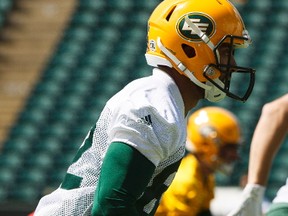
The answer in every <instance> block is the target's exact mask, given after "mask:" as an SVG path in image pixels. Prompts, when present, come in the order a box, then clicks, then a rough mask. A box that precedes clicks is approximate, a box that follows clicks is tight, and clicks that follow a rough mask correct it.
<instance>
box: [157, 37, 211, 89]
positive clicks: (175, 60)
mask: <svg viewBox="0 0 288 216" xmlns="http://www.w3.org/2000/svg"><path fill="white" fill-rule="evenodd" d="M157 45H158V47H159V48H160V50H161V51H162V52H163V53H164V54H165V55H166V56H168V57H169V59H171V61H172V62H173V63H174V64H175V65H177V67H178V69H179V70H181V71H182V72H183V73H184V74H185V75H186V76H187V77H188V78H189V79H190V80H191V81H192V82H194V83H195V84H196V85H198V86H199V87H201V88H203V89H205V90H210V89H212V87H211V86H209V85H206V84H204V83H202V82H200V81H199V80H198V79H196V77H195V76H194V75H193V73H192V72H191V71H190V70H188V68H187V67H186V66H185V65H184V64H183V63H182V62H181V61H179V59H178V58H177V57H176V56H175V55H173V54H172V52H170V51H169V50H168V49H167V48H166V47H165V46H164V45H163V44H162V42H161V39H160V37H158V38H157Z"/></svg>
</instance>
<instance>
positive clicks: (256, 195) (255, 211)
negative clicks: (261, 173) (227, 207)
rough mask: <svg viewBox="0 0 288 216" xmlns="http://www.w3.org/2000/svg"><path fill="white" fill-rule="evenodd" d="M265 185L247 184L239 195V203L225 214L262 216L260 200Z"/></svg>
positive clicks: (229, 215) (231, 215) (232, 215)
mask: <svg viewBox="0 0 288 216" xmlns="http://www.w3.org/2000/svg"><path fill="white" fill-rule="evenodd" d="M264 192H265V187H263V186H261V185H257V184H247V185H246V187H245V188H244V190H243V192H242V196H241V200H240V203H239V204H238V206H237V207H236V208H235V209H233V210H232V211H231V212H230V213H229V214H228V215H227V216H252V215H253V216H262V215H263V214H262V200H263V196H264Z"/></svg>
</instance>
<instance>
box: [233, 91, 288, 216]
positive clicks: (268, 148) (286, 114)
mask: <svg viewBox="0 0 288 216" xmlns="http://www.w3.org/2000/svg"><path fill="white" fill-rule="evenodd" d="M287 122H288V94H286V95H284V96H282V97H280V98H278V99H276V100H274V101H272V102H270V103H267V104H266V105H264V107H263V109H262V113H261V116H260V119H259V121H258V124H257V126H256V129H255V131H254V135H253V138H252V142H251V148H250V158H249V160H250V161H249V170H248V184H247V186H246V187H245V189H244V191H243V195H242V200H241V201H240V204H239V206H238V207H237V208H236V209H234V210H233V211H232V212H230V214H229V216H238V215H242V216H250V215H254V216H258V215H262V212H261V202H262V198H263V195H264V190H265V186H266V184H267V179H268V176H269V173H270V169H271V164H272V162H273V159H274V157H275V154H276V153H277V151H278V149H279V147H280V145H281V143H282V142H283V139H284V138H285V136H286V134H287V130H288V127H287V125H288V123H287Z"/></svg>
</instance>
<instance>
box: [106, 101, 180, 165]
mask: <svg viewBox="0 0 288 216" xmlns="http://www.w3.org/2000/svg"><path fill="white" fill-rule="evenodd" d="M119 107H120V108H119V109H118V110H117V112H116V113H114V119H113V123H112V124H111V125H112V128H111V131H110V133H109V136H110V137H109V139H108V140H110V142H123V143H126V144H128V145H130V146H132V147H133V148H135V149H137V150H138V151H139V152H140V153H141V154H143V155H144V156H145V157H146V158H148V160H150V161H151V162H152V163H153V164H154V165H156V166H157V164H158V163H159V162H160V161H161V160H163V159H164V158H167V157H168V156H169V155H171V154H172V153H173V152H175V151H177V149H178V148H179V146H177V144H179V143H181V141H180V136H179V134H183V131H184V130H182V131H181V129H182V128H179V127H177V124H175V122H173V121H171V122H169V121H168V120H167V119H166V118H165V116H162V115H160V114H159V113H158V111H157V110H156V109H154V108H153V107H150V106H146V105H144V106H136V105H134V104H132V103H126V104H123V105H122V106H119ZM182 139H183V137H182ZM181 144H182V143H181Z"/></svg>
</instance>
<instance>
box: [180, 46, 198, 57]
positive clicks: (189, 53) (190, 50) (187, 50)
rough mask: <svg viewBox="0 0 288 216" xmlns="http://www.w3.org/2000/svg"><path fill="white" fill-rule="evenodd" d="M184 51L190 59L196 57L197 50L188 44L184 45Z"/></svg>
mask: <svg viewBox="0 0 288 216" xmlns="http://www.w3.org/2000/svg"><path fill="white" fill-rule="evenodd" d="M182 49H183V51H184V53H185V54H186V56H187V57H188V58H193V57H195V56H196V52H195V49H194V48H193V47H191V46H189V45H187V44H182Z"/></svg>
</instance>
